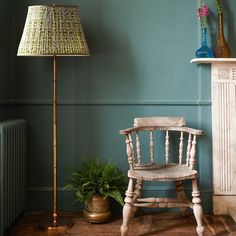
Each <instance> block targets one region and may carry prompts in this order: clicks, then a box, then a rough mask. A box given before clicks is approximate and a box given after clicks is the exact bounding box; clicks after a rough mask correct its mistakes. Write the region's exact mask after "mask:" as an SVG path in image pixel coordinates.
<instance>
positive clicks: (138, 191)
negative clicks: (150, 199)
mask: <svg viewBox="0 0 236 236" xmlns="http://www.w3.org/2000/svg"><path fill="white" fill-rule="evenodd" d="M142 185H143V181H142V180H141V179H137V182H136V185H135V190H134V197H133V203H135V202H136V200H137V198H139V197H140V195H141V190H142ZM137 210H138V208H137V207H134V206H133V207H132V217H133V216H134V215H135V213H136V211H137Z"/></svg>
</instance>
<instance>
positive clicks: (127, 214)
mask: <svg viewBox="0 0 236 236" xmlns="http://www.w3.org/2000/svg"><path fill="white" fill-rule="evenodd" d="M133 184H134V180H133V179H129V185H128V189H127V191H126V193H125V195H126V197H125V200H124V201H125V205H124V207H123V223H122V225H121V227H120V232H121V236H126V235H127V233H128V224H129V220H130V218H131V216H132V214H133V212H132V208H133V207H132V202H133V196H134V192H133Z"/></svg>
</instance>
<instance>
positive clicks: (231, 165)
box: [191, 58, 236, 221]
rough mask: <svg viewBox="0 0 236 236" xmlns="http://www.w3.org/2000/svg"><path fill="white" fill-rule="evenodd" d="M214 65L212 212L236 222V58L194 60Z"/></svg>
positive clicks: (212, 85) (212, 66)
mask: <svg viewBox="0 0 236 236" xmlns="http://www.w3.org/2000/svg"><path fill="white" fill-rule="evenodd" d="M191 63H195V64H211V97H212V148H213V159H212V160H213V185H214V186H213V211H214V214H216V215H221V214H230V215H231V216H232V217H233V219H234V220H235V221H236V58H195V59H192V60H191Z"/></svg>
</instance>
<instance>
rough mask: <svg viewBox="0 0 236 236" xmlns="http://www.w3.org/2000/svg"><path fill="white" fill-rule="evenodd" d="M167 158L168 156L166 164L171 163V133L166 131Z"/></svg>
mask: <svg viewBox="0 0 236 236" xmlns="http://www.w3.org/2000/svg"><path fill="white" fill-rule="evenodd" d="M165 152H166V153H165V156H166V164H168V162H169V156H170V142H169V131H168V130H167V131H166V142H165Z"/></svg>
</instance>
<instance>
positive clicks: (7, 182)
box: [0, 119, 26, 236]
mask: <svg viewBox="0 0 236 236" xmlns="http://www.w3.org/2000/svg"><path fill="white" fill-rule="evenodd" d="M25 210H26V121H25V120H23V119H17V120H9V121H3V122H0V236H2V235H3V233H4V231H5V230H6V229H7V228H8V227H9V226H10V224H11V223H13V222H14V221H15V220H16V218H17V217H19V215H20V214H21V213H23V212H25Z"/></svg>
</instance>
